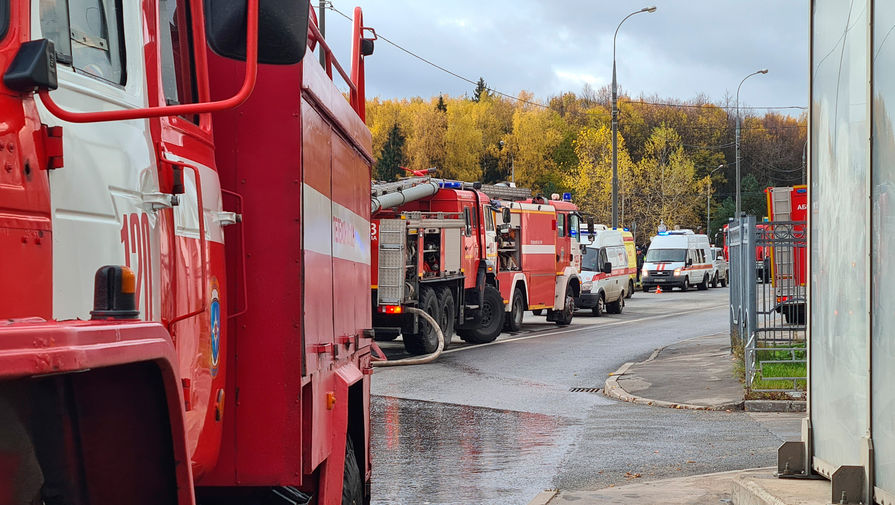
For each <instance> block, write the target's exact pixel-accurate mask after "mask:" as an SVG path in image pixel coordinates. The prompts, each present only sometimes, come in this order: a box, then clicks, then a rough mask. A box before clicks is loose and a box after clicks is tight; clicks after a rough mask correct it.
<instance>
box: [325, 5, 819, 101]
mask: <svg viewBox="0 0 895 505" xmlns="http://www.w3.org/2000/svg"><path fill="white" fill-rule="evenodd" d="M326 8H328V9H330V10H332V11H333V12H335V13H336V14H339V15H340V16H342V17H343V18H345V19H347V20H349V21H353V20H352V18H351V17H349V16H348V15H347V14H345V13H344V12H342V11H340V10H339V9H336V7H335V6H334V5H333V4H332V2H327V5H326ZM376 37H377V38H380V39H382V40H384V41H385V42H387V43H389V44H391V45H392V46H394V47H396V48H397V49H399V50H401V51H403V52H405V53H407V54H408V55H409V56H411V57H413V58H416V59H418V60H420V61H422V62H423V63H425V64H427V65H431V66H432V67H434V68H436V69H438V70H441V71H442V72H444V73H446V74H448V75H451V76H453V77H456V78H457V79H460V80H461V81H464V82H467V83H469V84H472V85H473V86H477V85H478V82H477V81H473V80H472V79H469V78H467V77H464V76H462V75H460V74H458V73H456V72H454V71H452V70H449V69H447V68H445V67H443V66H441V65H439V64H437V63H434V62H432V61H431V60H429V59H427V58H424V57H422V56H420V55H418V54H416V53H414V52H413V51H411V50H410V49H407V48H406V47H404V46H401V45H400V44H398V43H396V42H394V41H392V40H391V39H389V38H387V37H385V36H384V35H382V34H381V33H379V32H376ZM485 89H487V90H488V91H490V92H492V93H494V94H497V95H500V96H503V97H506V98H509V99H511V100H515V101H517V102H521V103H525V104H528V105H534V106H535V107H541V108H543V109H550V108H551V107H550V106H549V105H544V104H542V103H538V102H532V101H530V100H524V99H522V98H519V97H516V96H513V95H511V94H509V93H504V92H503V91H500V90H497V89H494V88H491V87H488V86H485ZM622 103H641V104H644V105H656V106H663V107H679V108H702V107H705V106H706V105H711V106H712V107H717V108H719V109H733V108H734V107H731V106H724V105H716V104H703V105H692V104H675V103H662V102H647V101H643V100H637V101H634V100H626V101H624V102H622ZM740 109H760V110H773V109H803V110H804V109H807V107H804V106H799V105H785V106H757V105H756V106H741V107H740Z"/></svg>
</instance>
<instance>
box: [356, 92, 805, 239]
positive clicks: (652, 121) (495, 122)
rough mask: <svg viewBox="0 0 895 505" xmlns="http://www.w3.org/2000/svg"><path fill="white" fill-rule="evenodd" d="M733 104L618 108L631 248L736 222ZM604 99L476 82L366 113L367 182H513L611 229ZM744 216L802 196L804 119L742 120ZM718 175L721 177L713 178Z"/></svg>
mask: <svg viewBox="0 0 895 505" xmlns="http://www.w3.org/2000/svg"><path fill="white" fill-rule="evenodd" d="M732 102H733V101H732V100H731V99H730V98H725V99H724V100H723V101H722V103H711V102H710V101H709V100H708V99H707V98H706V97H704V96H697V97H695V98H693V99H690V100H675V99H660V98H659V97H650V98H643V97H641V98H638V99H632V98H630V97H628V96H626V95H625V94H624V93H622V94H621V96H620V98H619V135H618V173H619V221H620V224H621V225H623V226H625V227H628V228H631V229H634V228H636V234H637V241H638V243H642V242H645V241H646V240H648V238H649V236H650V235H653V234H655V231H656V228H657V226H658V225H659V223H660V222H664V223H665V224H666V225H667V226H668V227H669V228H673V227H674V226H680V227H682V228H692V229H694V230H702V231H704V230H705V227H706V211H707V205H708V206H710V208H711V218H712V220H711V225H710V226H711V230H710V235H711V234H713V233H714V232H717V230H718V229H719V228H720V227H721V226H723V224H725V223H726V222H727V219H728V218H729V217H731V216H732V215H733V213H734V193H735V179H734V173H735V172H734V170H735V168H734V167H735V143H734V139H735V131H734V130H735V121H736V115H735V107H734V104H733V103H732ZM610 110H611V109H610V101H609V92H608V89H606V88H604V89H600V90H594V89H592V88H590V87H587V86H585V88H584V89H583V90H582V91H581V92H580V93H577V94H576V93H572V92H567V93H563V94H561V95H558V96H554V97H551V98H549V99H547V100H539V99H537V98H536V97H535V96H534V95H533V94H531V93H528V92H525V91H523V92H521V93H520V94H519V96H518V97H516V99H510V98H506V97H503V96H499V95H496V94H494V93H492V92H491V91H490V90H489V89H488V87H487V85H486V84H485V82H484V80H482V79H480V80H479V82H478V85H477V86H476V88H475V90H473V93H472V95H471V96H459V97H451V96H446V95H438V96H435V97H432V98H428V99H424V98H420V97H416V98H410V99H392V100H383V99H379V98H375V99H373V100H370V101H368V103H367V124H368V126H369V127H370V130H371V131H372V134H373V152H374V154H375V156H376V165H375V174H374V177H375V178H376V179H378V180H394V179H396V178H398V177H401V176H404V175H406V173H405V172H404V170H402V169H401V168H400V167H406V168H408V169H413V170H418V169H425V168H429V167H436V168H437V169H438V172H437V175H438V176H439V177H444V178H450V179H460V180H464V181H482V182H485V183H495V182H501V181H509V180H511V179H514V180H515V182H516V184H517V185H518V186H521V187H529V188H531V189H532V190H533V191H535V192H537V193H542V194H545V195H549V194H551V193H562V192H571V193H572V195H573V201H574V202H575V203H576V204H577V205H578V206H579V208H580V209H581V210H582V213H584V214H586V215H591V216H593V217H594V219H595V220H596V222H598V223H607V224H609V223H610V221H611V194H612V193H611V191H612V169H611V159H612V158H611V156H612V147H611V122H610V121H611V115H610ZM740 117H741V140H740V153H741V155H740V166H741V173H742V177H743V178H742V184H741V192H742V207H743V210H744V211H745V212H747V213H749V214H754V215H756V216H759V218H761V216H764V215H765V214H766V213H767V210H766V204H765V196H764V188H766V187H768V186H791V185H794V184H801V183H802V182H803V177H804V173H805V169H804V150H805V141H806V137H805V135H806V123H807V117H806V115H805V114H804V113H803V114H802V115H801V116H799V117H791V116H788V115H784V114H780V113H777V112H770V111H768V112H765V113H764V114H761V115H759V114H756V113H755V112H753V111H752V110H751V109H747V108H741V109H740ZM719 167H720V168H719Z"/></svg>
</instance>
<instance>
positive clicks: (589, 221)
mask: <svg viewBox="0 0 895 505" xmlns="http://www.w3.org/2000/svg"><path fill="white" fill-rule="evenodd" d="M587 236H588V237H590V241H591V242H593V241H594V239H596V237H595V236H594V218H592V217H588V218H587Z"/></svg>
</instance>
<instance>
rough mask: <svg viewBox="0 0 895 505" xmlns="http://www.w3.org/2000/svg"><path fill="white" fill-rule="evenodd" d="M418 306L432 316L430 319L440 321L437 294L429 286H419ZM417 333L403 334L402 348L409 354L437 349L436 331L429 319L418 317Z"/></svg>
mask: <svg viewBox="0 0 895 505" xmlns="http://www.w3.org/2000/svg"><path fill="white" fill-rule="evenodd" d="M419 308H420V309H421V310H423V311H425V312H426V313H427V314H429V315H430V316H432V319H434V320H436V321H441V308H440V307H439V306H438V296H436V295H435V290H434V289H432V288H430V287H429V286H423V287H421V288H420V301H419ZM417 326H418V328H419V332H418V333H409V334H405V335H404V350H406V351H407V352H408V353H410V354H430V353H433V352H435V349H438V333H437V332H436V331H435V328H433V327H432V326H431V325H429V321H427V320H425V319H423V318H422V317H420V318H419V322H418V323H417Z"/></svg>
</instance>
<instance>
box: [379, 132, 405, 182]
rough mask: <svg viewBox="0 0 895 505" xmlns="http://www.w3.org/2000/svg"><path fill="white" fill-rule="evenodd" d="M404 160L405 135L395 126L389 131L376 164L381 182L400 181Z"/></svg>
mask: <svg viewBox="0 0 895 505" xmlns="http://www.w3.org/2000/svg"><path fill="white" fill-rule="evenodd" d="M403 159H404V134H403V133H401V130H400V129H399V128H398V125H397V124H395V125H394V126H392V128H391V130H389V131H388V138H387V139H386V141H385V144H384V145H383V146H382V151H380V152H379V160H378V161H377V162H376V173H377V175H378V177H379V179H381V180H385V181H394V180H397V179H398V175H400V174H401V173H402V172H403V170H401V168H400V167H401V164H402V161H403Z"/></svg>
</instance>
